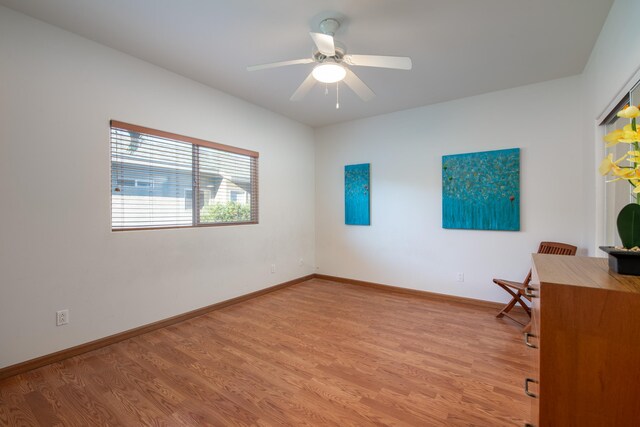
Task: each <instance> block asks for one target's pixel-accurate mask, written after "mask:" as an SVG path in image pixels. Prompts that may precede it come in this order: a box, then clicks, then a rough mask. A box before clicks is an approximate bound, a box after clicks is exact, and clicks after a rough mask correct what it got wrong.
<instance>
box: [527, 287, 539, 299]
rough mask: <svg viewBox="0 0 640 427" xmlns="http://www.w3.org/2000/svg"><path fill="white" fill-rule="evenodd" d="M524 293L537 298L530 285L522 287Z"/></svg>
mask: <svg viewBox="0 0 640 427" xmlns="http://www.w3.org/2000/svg"><path fill="white" fill-rule="evenodd" d="M524 295H525V296H527V297H529V298H538V295H536V294H535V289H534V288H532V287H530V286H527V287H526V288H524Z"/></svg>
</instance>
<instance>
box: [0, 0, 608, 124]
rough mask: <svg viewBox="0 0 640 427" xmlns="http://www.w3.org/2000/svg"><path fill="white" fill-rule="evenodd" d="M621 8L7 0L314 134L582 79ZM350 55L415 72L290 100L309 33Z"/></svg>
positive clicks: (373, 76) (439, 1)
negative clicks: (328, 32)
mask: <svg viewBox="0 0 640 427" xmlns="http://www.w3.org/2000/svg"><path fill="white" fill-rule="evenodd" d="M612 2H613V0H325V1H321V0H0V4H2V5H5V6H7V7H10V8H12V9H15V10H18V11H20V12H23V13H25V14H27V15H30V16H33V17H35V18H38V19H41V20H43V21H45V22H48V23H51V24H53V25H57V26H59V27H62V28H64V29H66V30H69V31H72V32H74V33H77V34H79V35H81V36H84V37H87V38H89V39H92V40H95V41H97V42H99V43H102V44H104V45H107V46H110V47H112V48H114V49H117V50H120V51H122V52H125V53H128V54H131V55H133V56H135V57H138V58H140V59H143V60H145V61H148V62H150V63H152V64H156V65H158V66H160V67H163V68H166V69H168V70H171V71H174V72H176V73H178V74H181V75H183V76H186V77H189V78H191V79H193V80H196V81H198V82H201V83H204V84H206V85H208V86H211V87H213V88H216V89H219V90H222V91H224V92H227V93H229V94H232V95H235V96H237V97H240V98H243V99H245V100H247V101H249V102H252V103H254V104H257V105H260V106H263V107H265V108H268V109H269V110H272V111H275V112H278V113H281V114H283V115H285V116H288V117H290V118H292V119H294V120H297V121H299V122H302V123H306V124H308V125H311V126H314V127H316V126H323V125H327V124H332V123H337V122H342V121H347V120H353V119H357V118H362V117H369V116H374V115H378V114H383V113H388V112H392V111H398V110H403V109H407V108H412V107H417V106H422V105H428V104H434V103H437V102H442V101H447V100H451V99H456V98H463V97H467V96H471V95H477V94H481V93H486V92H491V91H495V90H500V89H506V88H511V87H516V86H521V85H525V84H529V83H535V82H541V81H545V80H550V79H555V78H560V77H565V76H570V75H574V74H579V73H580V72H582V70H583V68H584V66H585V64H586V62H587V60H588V58H589V54H590V52H591V49H592V48H593V45H594V43H595V41H596V39H597V36H598V34H599V32H600V30H601V28H602V24H603V23H604V20H605V18H606V16H607V13H608V11H609V8H610V7H611V4H612ZM326 17H337V18H339V20H340V21H342V26H341V28H340V29H339V30H338V32H337V34H336V39H337V40H339V41H341V42H342V43H344V44H345V45H346V47H347V52H348V53H358V54H377V55H396V56H410V57H411V58H412V59H413V70H412V71H397V70H386V69H374V68H364V67H352V69H353V70H354V71H355V73H356V74H357V75H358V76H359V77H360V78H361V79H362V80H363V81H364V82H365V83H366V84H367V85H368V86H369V87H370V88H371V89H372V90H373V91H374V92H375V93H376V95H377V97H376V98H374V99H373V100H372V101H369V102H366V103H365V102H363V101H361V100H360V99H359V98H357V97H356V96H355V95H354V94H353V93H352V92H351V91H350V90H348V89H347V88H344V87H342V88H341V89H342V90H341V91H340V95H341V100H340V109H339V110H336V109H335V88H332V93H331V94H330V96H328V97H325V96H324V87H322V86H321V85H319V84H318V85H316V87H315V88H314V89H313V90H312V91H311V92H310V93H309V94H308V95H307V96H306V97H305V98H304V100H302V101H301V102H296V103H294V102H291V101H289V97H290V96H291V94H292V93H293V92H294V91H295V89H296V88H297V87H298V85H299V84H300V83H301V82H302V81H303V80H304V78H305V77H306V76H307V74H308V73H309V72H310V71H311V69H312V68H313V64H306V65H294V66H290V67H285V68H276V69H270V70H262V71H254V72H248V71H246V67H247V66H248V65H254V64H261V63H267V62H275V61H282V60H288V59H298V58H305V57H308V56H310V55H311V51H312V49H313V46H314V45H313V42H312V40H311V38H310V37H309V35H308V32H309V31H310V30H313V31H318V23H319V22H320V21H321V20H322V19H323V18H326Z"/></svg>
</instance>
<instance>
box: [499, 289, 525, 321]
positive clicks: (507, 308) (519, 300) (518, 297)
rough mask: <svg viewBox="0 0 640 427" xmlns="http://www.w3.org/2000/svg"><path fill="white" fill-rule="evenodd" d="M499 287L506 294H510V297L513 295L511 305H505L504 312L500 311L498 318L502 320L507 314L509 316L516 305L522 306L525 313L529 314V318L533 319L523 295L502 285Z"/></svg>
mask: <svg viewBox="0 0 640 427" xmlns="http://www.w3.org/2000/svg"><path fill="white" fill-rule="evenodd" d="M498 285H499V286H500V287H501V288H502V289H504V290H505V291H506V292H508V293H509V295H511V301H509V303H508V304H507V305H505V306H504V307H503V308H502V310H500V311H499V312H498V314H496V317H497V318H501V317H503V316H504V315H505V314H507V313H508V312H510V311H511V309H512V308H513V307H514V306H515V305H516V304H520V305H521V306H522V308H523V309H524V311H525V312H526V313H527V315H528V316H529V317H531V309H530V308H529V307H528V306H527V304H526V303H525V302H524V301H523V300H522V296H523V295H522V294H521V293H520V292H515V291H514V290H513V289H511V288H509V287H507V286H504V285H502V284H500V283H498Z"/></svg>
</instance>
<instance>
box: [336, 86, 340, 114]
mask: <svg viewBox="0 0 640 427" xmlns="http://www.w3.org/2000/svg"><path fill="white" fill-rule="evenodd" d="M339 108H340V82H338V83H336V110H337V109H339Z"/></svg>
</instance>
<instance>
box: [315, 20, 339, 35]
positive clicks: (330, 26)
mask: <svg viewBox="0 0 640 427" xmlns="http://www.w3.org/2000/svg"><path fill="white" fill-rule="evenodd" d="M338 28H340V22H338V20H336V19H333V18H327V19H324V20H323V21H322V22H320V31H322V32H323V33H324V34H328V35H330V36H334V35H335V34H336V31H338Z"/></svg>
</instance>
